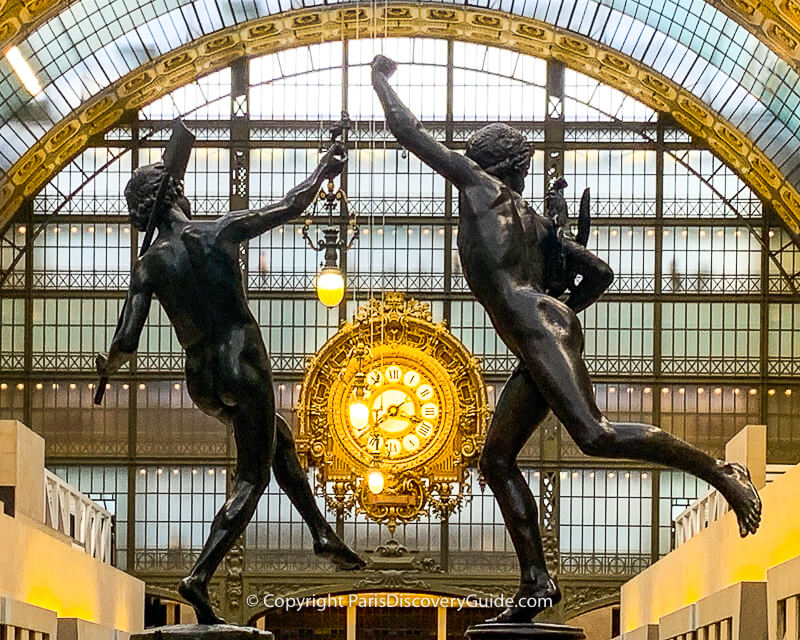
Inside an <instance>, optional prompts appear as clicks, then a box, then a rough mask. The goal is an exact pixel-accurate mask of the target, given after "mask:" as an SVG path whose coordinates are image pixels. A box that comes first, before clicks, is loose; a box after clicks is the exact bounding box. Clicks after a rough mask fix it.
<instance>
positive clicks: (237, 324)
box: [97, 142, 365, 624]
mask: <svg viewBox="0 0 800 640" xmlns="http://www.w3.org/2000/svg"><path fill="white" fill-rule="evenodd" d="M345 162H346V154H345V148H344V146H343V145H342V144H341V143H338V142H337V143H334V144H333V145H332V146H331V148H330V149H329V151H328V152H327V153H326V154H325V155H324V157H323V158H322V160H321V162H320V165H319V166H318V167H317V168H316V169H315V171H314V172H313V173H312V174H311V176H309V178H308V179H306V180H305V181H304V182H302V183H301V184H299V185H298V186H296V187H294V188H293V189H292V190H290V191H289V193H288V194H287V195H286V196H285V197H284V198H283V200H281V201H280V202H278V203H277V204H274V205H270V206H268V207H265V208H263V209H257V210H252V211H236V212H232V213H229V214H227V215H225V216H222V217H221V218H219V219H218V220H214V221H203V222H200V221H193V220H191V208H190V205H189V201H188V200H187V198H186V197H185V196H184V194H183V191H182V187H181V185H180V183H179V182H175V181H172V182H171V184H170V185H169V188H168V189H167V190H166V194H165V198H164V199H165V202H164V206H163V207H161V211H160V214H159V216H158V218H157V220H156V221H155V225H156V227H157V229H158V237H157V239H156V241H155V242H154V243H153V245H152V246H151V247H150V249H149V251H147V253H145V254H144V255H142V257H141V258H140V259H139V260H138V261H137V262H136V264H135V265H134V267H133V273H132V275H131V284H130V290H129V292H128V297H127V301H126V305H125V310H124V313H123V317H122V319H121V321H120V326H119V328H118V330H117V332H116V334H115V335H114V339H113V341H112V343H111V347H110V349H109V353H108V357H105V356H102V355H99V356H98V357H97V372H98V374H100V375H101V376H104V377H105V376H109V375H111V374H113V373H114V372H115V371H117V370H118V369H119V368H120V366H122V365H123V364H124V363H125V362H127V361H128V359H129V358H130V357H131V355H132V354H133V353H134V351H136V348H137V345H138V343H139V337H140V335H141V332H142V328H143V326H144V323H145V320H146V319H147V313H148V310H149V309H150V301H151V299H152V297H153V295H154V294H155V295H156V296H157V297H158V299H159V301H160V302H161V305H162V306H163V307H164V310H165V311H166V313H167V315H168V316H169V319H170V321H171V322H172V324H173V326H174V327H175V332H176V334H177V336H178V340H179V341H180V343H181V346H182V347H183V348H184V349H185V350H186V382H187V387H188V391H189V395H190V396H191V398H192V400H194V402H195V404H197V406H198V407H199V408H200V409H201V410H202V411H203V412H204V413H206V414H208V415H210V416H213V417H215V418H217V419H218V420H220V421H221V422H223V423H225V424H227V425H230V426H231V427H232V428H233V432H234V435H235V439H236V448H237V463H236V472H235V478H234V485H233V491H232V493H231V496H230V498H229V499H228V501H227V502H226V503H225V505H224V506H223V507H222V508H221V509H220V511H219V512H218V513H217V515H216V517H215V518H214V522H213V523H212V525H211V531H210V533H209V535H208V539H207V540H206V542H205V545H204V546H203V549H202V551H201V553H200V556H199V558H198V559H197V562H196V563H195V565H194V567H193V568H192V571H191V573H190V574H189V576H188V577H186V578H184V579H183V581H182V582H181V584H180V587H179V589H178V590H179V592H180V594H181V595H182V596H183V597H184V598H186V600H188V601H189V603H190V604H191V605H192V606H193V607H194V610H195V612H196V613H197V620H198V622H199V623H200V624H222V623H223V622H224V621H223V620H222V619H221V618H219V617H218V616H217V615H216V614H215V613H214V611H213V608H212V606H211V603H210V602H209V598H208V583H209V580H210V579H211V577H212V575H213V574H214V571H215V570H216V568H217V567H218V566H219V564H220V562H221V561H222V559H223V558H224V556H225V554H226V552H227V551H228V550H229V549H230V548H231V546H232V545H233V544H234V543H235V541H236V539H237V538H238V537H239V536H240V535H241V534H242V533H243V532H244V530H245V527H246V526H247V523H248V522H249V521H250V518H251V517H252V515H253V512H254V511H255V508H256V505H257V503H258V501H259V499H260V498H261V495H262V494H263V492H264V489H265V488H266V486H267V484H268V482H269V479H270V468H271V469H273V470H274V472H275V479H276V480H277V481H278V484H279V485H280V487H281V488H282V489H283V490H284V492H285V493H286V495H288V496H289V498H290V500H291V501H292V504H294V506H295V507H296V508H297V510H298V511H299V512H300V514H301V515H302V517H303V519H304V520H305V522H306V524H307V525H308V527H309V528H310V530H311V533H312V536H313V539H314V553H316V554H317V555H320V556H322V557H325V558H328V559H329V560H331V562H333V563H334V564H335V565H337V566H338V567H340V568H343V569H357V568H362V567H363V566H364V565H365V563H364V561H363V560H362V559H361V558H359V557H358V555H356V553H355V552H354V551H352V550H351V549H350V548H349V547H348V546H347V545H346V544H345V543H344V541H343V540H341V538H339V536H338V535H336V533H335V531H334V530H333V529H332V528H331V526H330V525H329V524H328V523H327V522H326V521H325V518H324V517H323V515H322V513H321V512H320V510H319V509H318V508H317V505H316V502H315V500H314V496H313V494H312V492H311V488H310V486H309V484H308V480H307V478H306V475H305V473H304V471H303V469H302V467H301V465H300V460H299V458H298V456H297V451H296V449H295V445H294V440H293V439H292V432H291V430H290V428H289V426H288V425H287V424H286V422H285V421H284V420H283V418H281V417H280V416H278V415H276V413H275V399H274V396H273V387H272V373H271V371H270V364H269V357H268V355H267V351H266V348H265V347H264V343H263V341H262V339H261V332H260V330H259V327H258V324H257V323H256V320H255V318H254V317H253V315H252V313H251V312H250V309H249V307H248V305H247V296H246V293H245V289H244V279H243V277H242V271H241V268H240V266H239V251H240V246H241V243H242V242H245V241H247V240H249V239H251V238H254V237H256V236H258V235H260V234H262V233H264V232H266V231H268V230H270V229H273V228H275V227H277V226H278V225H281V224H283V223H285V222H288V221H289V220H291V219H292V218H296V217H297V216H299V215H300V214H302V213H303V211H304V210H305V209H306V208H307V207H308V206H309V204H311V202H312V201H313V199H314V198H315V197H316V195H317V193H318V192H319V189H320V186H321V184H322V182H323V181H324V180H328V179H332V178H334V177H336V176H337V175H339V173H341V171H342V168H343V167H344V164H345ZM164 171H165V169H164V165H163V164H161V163H159V164H156V165H149V166H146V167H142V168H140V169H137V170H136V171H135V172H134V174H133V177H132V178H131V179H130V181H129V182H128V185H127V186H126V187H125V198H126V200H127V204H128V209H129V212H130V220H131V223H132V224H133V225H134V226H135V227H136V228H137V229H139V230H145V229H146V227H147V225H148V221H149V219H150V216H151V212H152V211H154V209H156V208H157V207H156V206H154V204H153V203H154V199H157V195H156V194H157V192H158V188H159V184H160V183H161V182H162V178H163V176H164ZM173 175H174V174H173ZM157 204H158V202H156V205H157ZM152 215H155V213H153V214H152Z"/></svg>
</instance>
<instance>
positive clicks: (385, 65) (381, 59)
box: [372, 55, 397, 78]
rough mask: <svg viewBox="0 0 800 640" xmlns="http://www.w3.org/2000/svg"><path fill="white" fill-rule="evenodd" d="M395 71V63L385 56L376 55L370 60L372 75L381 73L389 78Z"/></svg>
mask: <svg viewBox="0 0 800 640" xmlns="http://www.w3.org/2000/svg"><path fill="white" fill-rule="evenodd" d="M395 71H397V63H396V62H395V61H394V60H392V59H391V58H387V57H386V56H381V55H377V56H375V58H373V60H372V75H373V77H374V76H375V75H381V76H383V77H384V78H390V77H391V76H392V74H393V73H394V72H395Z"/></svg>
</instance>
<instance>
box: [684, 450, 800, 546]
mask: <svg viewBox="0 0 800 640" xmlns="http://www.w3.org/2000/svg"><path fill="white" fill-rule="evenodd" d="M792 466H793V465H788V464H782V465H781V464H768V465H767V482H768V483H769V482H772V481H773V480H774V479H775V478H777V477H778V476H780V475H782V474H784V473H786V471H787V470H789V469H791V468H792ZM728 511H730V507H729V506H728V503H727V501H726V500H725V498H723V497H722V495H721V494H720V493H719V491H717V490H716V489H712V490H711V491H709V492H708V493H707V494H706V495H704V496H703V497H702V498H698V499H697V500H695V501H694V502H693V503H692V504H690V505H689V506H688V507H686V509H685V510H684V511H683V512H682V513H681V514H680V515H679V516H678V517H676V518H675V541H674V546H673V548H674V549H677V548H678V547H679V546H680V545H682V544H683V543H684V542H686V541H687V540H689V539H691V538H693V537H694V536H696V535H697V534H698V533H700V532H701V531H703V529H707V528H708V527H709V526H711V525H712V524H713V523H714V522H716V521H717V520H719V519H720V518H721V517H722V516H724V515H725V514H726V513H728Z"/></svg>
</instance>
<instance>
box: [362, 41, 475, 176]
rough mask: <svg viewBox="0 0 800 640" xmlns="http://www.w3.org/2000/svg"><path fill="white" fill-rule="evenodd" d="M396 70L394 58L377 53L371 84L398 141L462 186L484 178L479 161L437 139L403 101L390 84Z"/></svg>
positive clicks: (373, 63)
mask: <svg viewBox="0 0 800 640" xmlns="http://www.w3.org/2000/svg"><path fill="white" fill-rule="evenodd" d="M396 69H397V64H396V63H395V62H394V60H390V59H389V58H387V57H386V56H375V59H374V60H373V61H372V86H373V87H374V88H375V93H377V94H378V98H379V99H380V101H381V104H382V105H383V110H384V112H385V113H386V123H387V124H388V125H389V130H390V131H391V132H392V133H393V134H394V136H395V138H397V141H398V142H399V143H400V144H402V145H403V146H404V147H405V148H406V149H408V150H409V151H411V152H412V153H413V154H415V155H416V156H418V157H419V158H420V160H422V161H423V162H424V163H425V164H427V165H428V166H429V167H431V168H432V169H434V170H436V171H437V172H438V173H440V174H442V175H443V176H444V177H445V178H447V179H448V180H449V181H450V182H452V183H453V184H454V185H455V186H456V187H458V188H459V189H462V188H464V187H466V186H468V185H470V184H472V183H474V182H477V181H479V180H481V179H482V178H484V177H485V174H484V172H483V170H482V169H481V168H480V167H479V166H478V165H477V164H475V163H474V162H473V161H472V160H470V159H469V158H467V157H465V156H463V155H461V154H460V153H456V152H455V151H453V150H451V149H448V148H447V147H446V146H444V145H443V144H442V143H441V142H438V141H437V140H435V139H434V138H433V136H432V135H431V134H430V133H428V132H427V131H425V128H424V127H423V126H422V124H421V123H420V121H419V120H417V118H416V117H415V116H414V114H413V113H411V111H409V109H408V107H407V106H406V105H404V104H403V101H402V100H400V98H399V97H398V95H397V93H395V90H394V89H392V87H391V85H390V84H389V78H390V77H391V76H392V74H393V73H394V72H395V70H396Z"/></svg>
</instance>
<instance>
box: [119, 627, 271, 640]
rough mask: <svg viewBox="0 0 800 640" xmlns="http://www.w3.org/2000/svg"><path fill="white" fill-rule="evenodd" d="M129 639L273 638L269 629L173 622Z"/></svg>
mask: <svg viewBox="0 0 800 640" xmlns="http://www.w3.org/2000/svg"><path fill="white" fill-rule="evenodd" d="M130 640H275V636H273V635H272V632H270V631H262V630H261V629H256V628H254V627H237V626H236V625H232V624H215V625H211V624H175V625H171V626H168V627H155V628H153V629H146V630H145V631H142V632H141V633H134V634H131V637H130Z"/></svg>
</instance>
